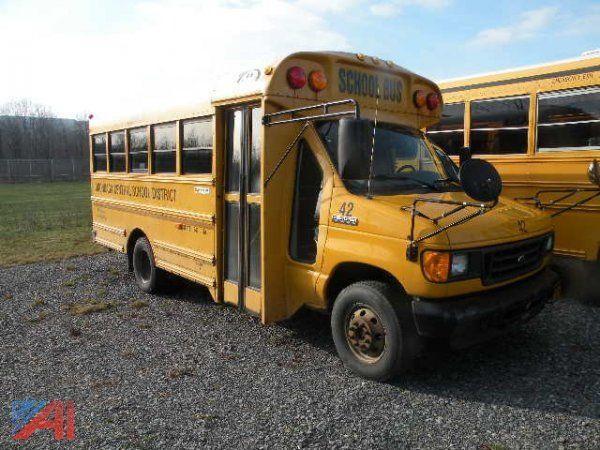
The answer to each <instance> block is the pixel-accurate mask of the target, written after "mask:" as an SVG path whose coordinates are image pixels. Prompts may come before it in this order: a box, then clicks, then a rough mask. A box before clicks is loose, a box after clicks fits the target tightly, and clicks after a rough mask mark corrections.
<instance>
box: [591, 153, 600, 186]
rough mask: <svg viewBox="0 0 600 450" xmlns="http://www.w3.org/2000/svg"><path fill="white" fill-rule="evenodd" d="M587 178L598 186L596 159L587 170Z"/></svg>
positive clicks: (598, 167)
mask: <svg viewBox="0 0 600 450" xmlns="http://www.w3.org/2000/svg"><path fill="white" fill-rule="evenodd" d="M588 178H589V179H590V181H591V182H592V183H594V184H595V185H597V186H600V163H599V162H598V160H597V159H595V160H593V161H592V162H591V163H590V167H589V168H588Z"/></svg>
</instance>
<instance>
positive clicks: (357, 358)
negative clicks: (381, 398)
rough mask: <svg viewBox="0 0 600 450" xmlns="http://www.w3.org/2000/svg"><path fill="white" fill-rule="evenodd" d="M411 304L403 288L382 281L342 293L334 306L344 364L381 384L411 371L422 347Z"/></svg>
mask: <svg viewBox="0 0 600 450" xmlns="http://www.w3.org/2000/svg"><path fill="white" fill-rule="evenodd" d="M409 305H410V304H409V302H408V298H407V296H406V294H404V293H403V292H402V291H400V289H396V288H395V287H393V286H391V285H390V284H388V283H384V282H380V281H361V282H358V283H354V284H351V285H350V286H348V287H346V288H345V289H344V290H342V292H340V294H339V295H338V297H337V299H336V300H335V303H334V304H333V310H332V314H331V330H332V334H333V341H334V343H335V347H336V350H337V352H338V355H339V356H340V359H341V360H342V362H343V363H344V365H345V366H346V367H348V368H349V369H350V370H352V371H353V372H355V373H357V374H358V375H360V376H362V377H365V378H370V379H372V380H378V381H385V380H389V379H390V378H392V377H394V376H395V375H397V374H399V373H400V372H403V371H405V370H407V369H409V368H410V367H411V366H412V363H413V361H414V359H415V357H416V355H417V353H418V347H419V346H418V338H417V333H416V329H415V326H414V322H413V320H412V316H411V314H410V308H409Z"/></svg>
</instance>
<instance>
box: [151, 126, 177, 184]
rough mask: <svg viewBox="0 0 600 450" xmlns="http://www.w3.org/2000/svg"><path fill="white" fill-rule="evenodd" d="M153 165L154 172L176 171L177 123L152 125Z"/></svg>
mask: <svg viewBox="0 0 600 450" xmlns="http://www.w3.org/2000/svg"><path fill="white" fill-rule="evenodd" d="M152 138H153V139H152V142H153V144H154V148H153V149H152V167H153V172H154V173H175V164H176V153H177V146H176V144H175V124H174V123H168V124H165V125H154V126H153V127H152Z"/></svg>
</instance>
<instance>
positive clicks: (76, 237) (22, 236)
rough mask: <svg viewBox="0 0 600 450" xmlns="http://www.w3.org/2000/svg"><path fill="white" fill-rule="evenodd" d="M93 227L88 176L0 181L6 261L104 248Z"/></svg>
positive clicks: (1, 262)
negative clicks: (77, 179) (96, 240)
mask: <svg viewBox="0 0 600 450" xmlns="http://www.w3.org/2000/svg"><path fill="white" fill-rule="evenodd" d="M91 231H92V228H91V208H90V183H89V182H88V181H83V182H63V183H31V184H0V266H11V265H15V264H23V263H29V262H34V261H41V260H50V259H61V258H66V257H70V256H75V255H88V254H92V253H99V252H102V251H104V249H103V248H102V247H100V246H99V245H96V244H94V243H93V242H92V241H91Z"/></svg>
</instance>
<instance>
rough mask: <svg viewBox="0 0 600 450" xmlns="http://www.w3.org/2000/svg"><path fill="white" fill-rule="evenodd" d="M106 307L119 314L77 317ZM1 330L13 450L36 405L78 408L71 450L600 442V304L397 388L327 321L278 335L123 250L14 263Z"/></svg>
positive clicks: (4, 286)
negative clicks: (142, 275) (365, 366)
mask: <svg viewBox="0 0 600 450" xmlns="http://www.w3.org/2000/svg"><path fill="white" fill-rule="evenodd" d="M90 301H92V302H97V306H98V305H100V306H98V307H99V308H102V305H104V306H106V303H103V302H110V303H109V306H110V307H109V308H108V309H106V310H104V311H99V312H95V313H92V314H87V315H79V314H77V313H78V312H79V313H81V311H80V310H79V311H78V310H77V308H76V307H73V306H71V308H70V309H69V305H70V304H73V303H75V304H76V305H78V304H86V303H85V302H87V303H88V304H89V302H90ZM82 302H83V303H82ZM0 333H1V339H0V397H1V398H0V402H1V404H2V409H3V412H4V414H3V420H2V422H1V423H2V427H3V429H2V430H1V435H0V447H1V448H11V447H13V446H16V445H15V444H14V443H13V441H12V440H11V436H10V401H11V400H15V399H22V398H29V397H31V398H38V399H72V400H74V401H75V405H76V438H75V440H74V441H73V442H72V443H71V444H70V445H69V447H72V446H74V447H81V448H95V449H98V448H199V447H226V448H242V447H243V448H261V447H275V448H297V447H312V448H323V447H336V448H405V447H410V448H415V447H416V448H492V449H495V448H505V447H506V448H561V447H566V448H570V447H573V448H598V447H599V446H600V351H599V347H598V342H600V308H592V307H590V306H584V305H581V304H578V303H574V302H569V301H563V302H560V303H555V304H553V305H550V306H549V307H547V308H546V309H545V310H544V312H542V314H540V316H538V317H537V318H536V319H534V320H533V321H532V322H530V323H529V324H527V325H525V326H523V327H521V328H519V329H515V330H513V331H511V332H510V333H509V334H507V335H506V336H504V337H502V338H499V339H497V340H495V341H493V342H491V343H488V344H486V345H485V346H481V347H478V348H475V349H471V350H469V351H462V352H457V353H450V352H447V351H441V350H438V351H437V352H436V353H432V354H430V356H429V357H427V358H426V359H423V360H422V361H421V362H420V363H419V365H418V367H417V369H415V371H414V372H413V373H411V374H409V375H407V376H405V377H403V378H401V379H399V380H397V381H395V382H394V383H390V384H382V383H376V382H371V381H366V380H363V379H361V378H358V377H356V376H354V375H352V374H351V373H349V372H348V371H346V370H345V369H344V368H343V366H342V365H341V363H340V361H339V360H338V358H337V356H336V354H335V349H334V347H333V342H332V340H331V337H330V334H329V329H328V318H327V317H322V316H320V315H317V314H315V313H301V314H299V315H298V316H297V317H295V318H293V319H292V320H289V321H287V322H285V323H282V324H278V325H273V326H262V325H260V324H259V323H258V321H257V320H256V319H254V318H251V317H248V316H245V315H242V314H239V313H238V312H236V311H235V310H234V309H232V308H229V307H225V306H221V305H216V304H213V303H212V302H210V301H208V300H207V299H206V294H205V293H204V291H203V290H202V289H201V288H199V287H197V286H194V285H192V284H188V283H185V282H179V283H177V289H172V290H171V292H170V293H166V294H163V295H161V296H150V295H146V294H143V293H141V292H140V291H139V290H138V289H137V288H136V287H135V285H134V281H133V277H132V275H131V274H129V273H127V270H126V261H125V259H124V257H123V256H121V255H116V254H112V253H111V254H105V255H97V256H92V257H82V258H76V259H71V260H66V261H62V262H56V263H40V264H32V265H27V266H19V267H13V268H8V269H0ZM62 445H63V446H64V444H62ZM19 446H20V447H25V448H48V447H53V446H54V443H53V441H52V439H51V436H50V433H49V432H47V431H44V432H37V433H36V434H34V435H33V437H32V438H31V439H30V440H29V441H28V442H26V443H25V444H19ZM486 446H487V447H486Z"/></svg>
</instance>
